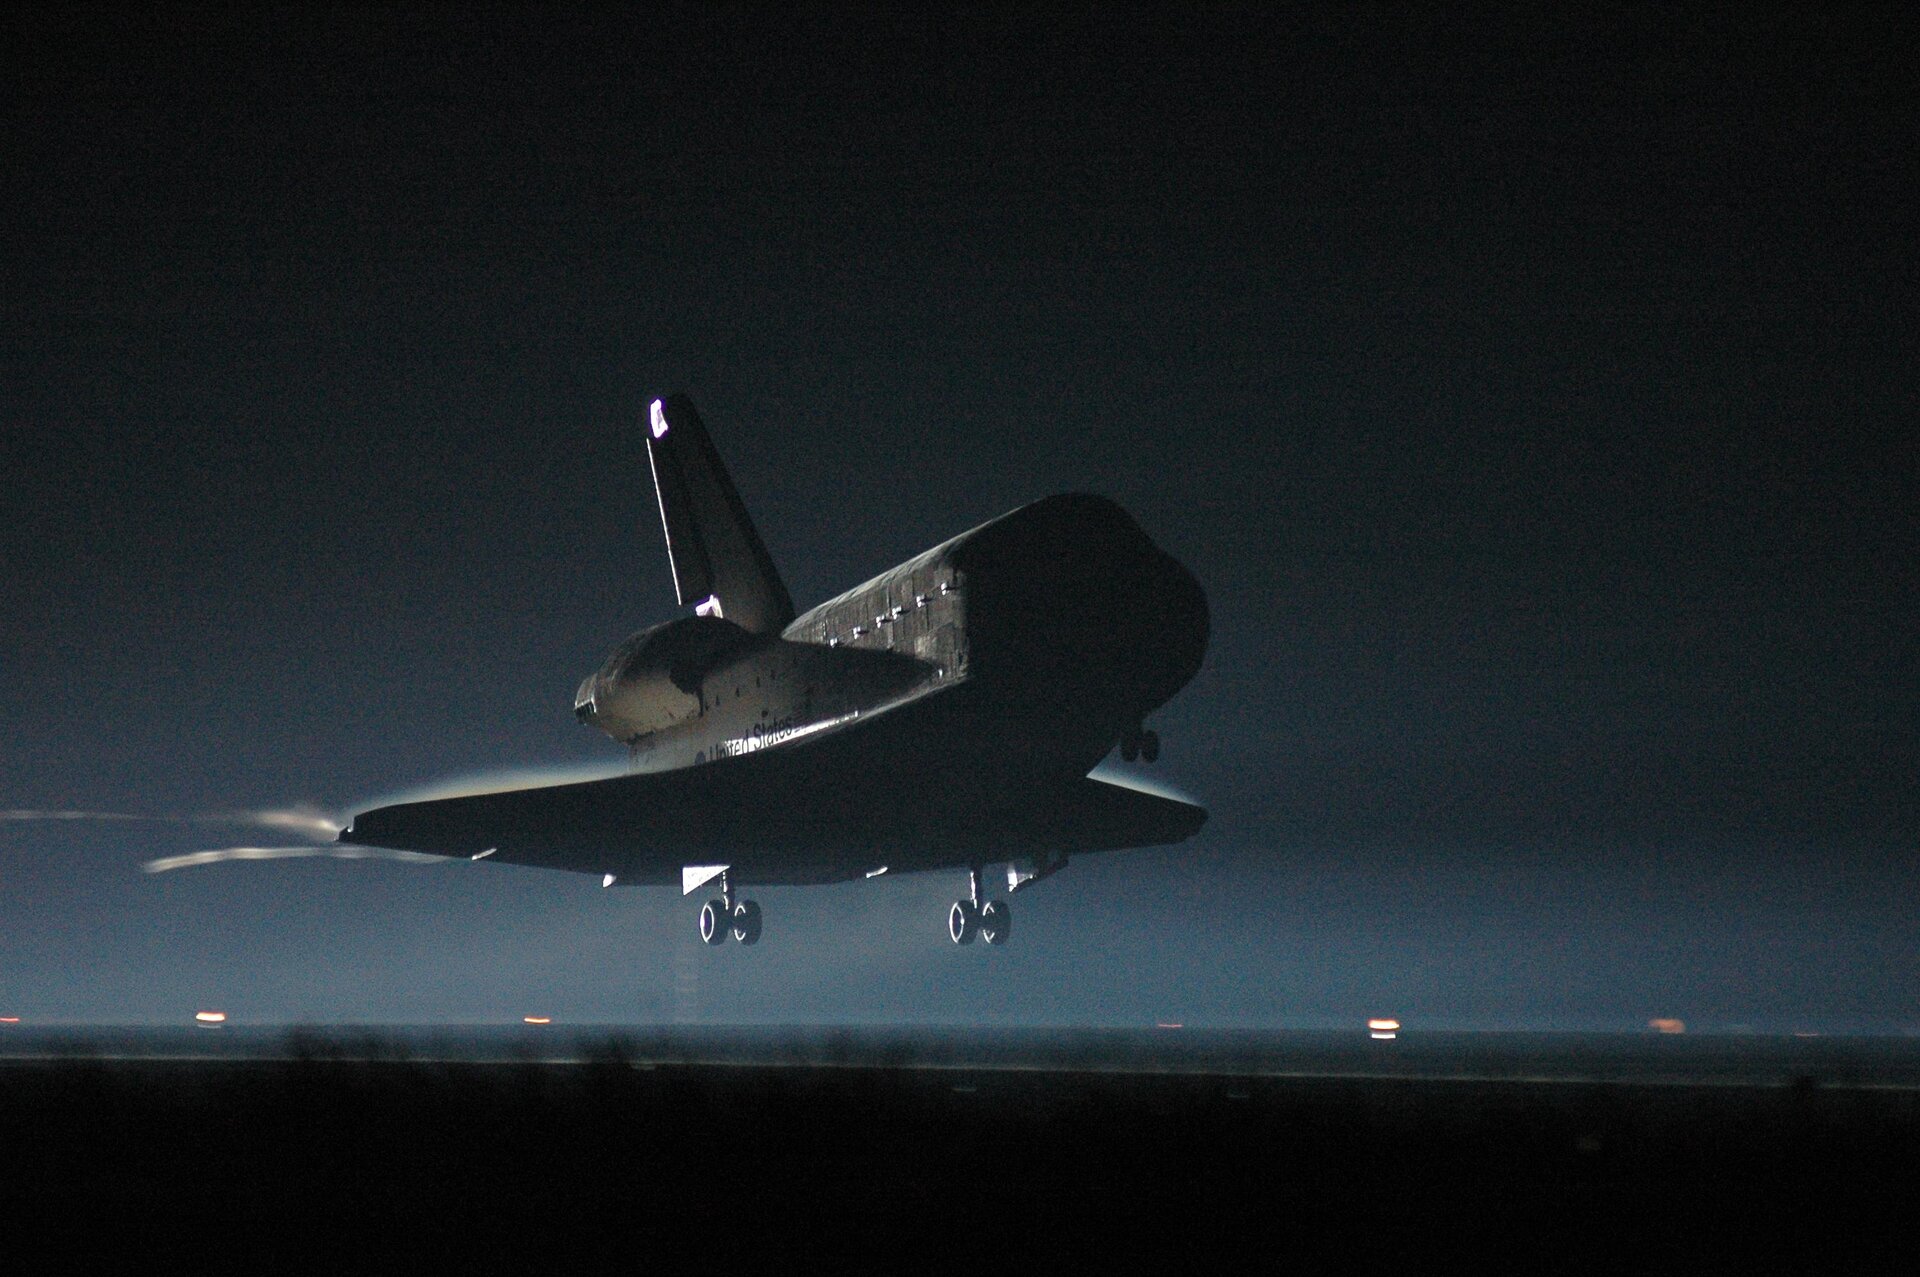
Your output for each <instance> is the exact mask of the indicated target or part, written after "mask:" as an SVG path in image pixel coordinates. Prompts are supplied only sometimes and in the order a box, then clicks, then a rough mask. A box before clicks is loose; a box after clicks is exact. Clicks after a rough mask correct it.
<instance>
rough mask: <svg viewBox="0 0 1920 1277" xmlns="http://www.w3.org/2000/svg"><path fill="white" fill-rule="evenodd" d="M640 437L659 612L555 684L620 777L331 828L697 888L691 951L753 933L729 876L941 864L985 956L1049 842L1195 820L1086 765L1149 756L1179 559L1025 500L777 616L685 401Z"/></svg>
mask: <svg viewBox="0 0 1920 1277" xmlns="http://www.w3.org/2000/svg"><path fill="white" fill-rule="evenodd" d="M639 433H640V434H641V436H642V438H643V440H644V447H645V450H646V454H647V462H648V466H649V469H650V471H651V477H652V486H653V491H654V496H655V500H656V503H657V505H658V509H659V514H660V522H661V527H662V530H663V532H664V534H665V538H666V548H667V555H668V559H669V561H670V563H671V566H672V570H673V582H674V590H675V593H676V598H677V602H678V604H679V606H680V608H681V609H682V612H681V614H680V615H679V616H677V617H675V618H674V619H671V620H667V621H664V622H662V623H660V624H657V625H653V626H650V627H648V628H646V629H643V630H641V631H639V632H638V633H636V634H634V635H632V636H631V637H630V638H628V639H627V640H626V641H625V642H623V643H621V644H620V645H619V646H617V647H616V648H614V649H613V651H612V652H611V653H609V655H608V656H607V658H606V660H605V661H603V662H602V663H601V665H600V666H599V668H598V669H596V670H594V671H593V672H592V673H590V674H588V675H587V676H586V678H585V679H583V680H582V681H581V683H580V684H579V687H578V690H577V691H576V692H575V695H574V714H575V716H576V717H577V718H578V719H579V720H580V721H581V722H582V723H584V724H587V725H590V726H592V727H594V728H596V729H598V730H599V731H601V732H604V733H605V734H606V735H607V736H608V737H610V738H611V739H612V740H614V741H616V742H618V743H619V744H621V745H623V746H625V748H626V750H627V752H628V760H629V765H628V768H627V772H626V774H624V775H620V776H615V777H612V778H610V779H604V780H596V781H589V782H585V783H579V784H570V785H548V786H540V787H536V788H528V789H515V790H505V791H500V792H494V793H479V794H468V795H464V796H460V797H453V798H440V799H433V800H427V801H420V802H408V803H397V804H393V805H390V806H385V807H380V808H376V809H373V810H370V811H365V812H361V813H359V814H357V815H355V816H354V817H353V819H352V821H351V823H350V824H349V825H348V826H347V827H346V829H344V830H343V831H342V832H341V834H340V839H341V841H343V842H347V843H357V844H361V845H366V846H377V847H388V848H397V849H404V850H408V851H416V852H426V853H430V854H435V855H445V856H463V857H468V858H472V859H486V860H489V861H497V862H501V863H508V864H523V865H534V866H540V867H545V868H553V869H560V870H569V871H573V872H577V873H586V874H593V875H597V876H599V877H600V879H601V881H602V883H603V885H607V886H613V885H625V886H644V885H660V886H665V885H678V886H679V887H680V888H681V891H682V893H683V894H684V895H693V894H694V893H696V892H700V891H702V889H707V890H708V891H710V892H711V898H710V899H707V900H706V901H705V902H704V903H703V904H702V906H701V908H700V911H699V927H700V935H701V938H702V939H703V940H704V941H706V942H707V943H708V944H710V945H716V946H717V945H720V944H723V943H725V942H726V941H727V940H728V939H729V938H731V939H732V940H733V941H735V942H736V943H739V944H743V945H752V944H755V943H757V942H758V941H759V939H760V937H761V934H762V930H763V915H762V911H761V909H760V906H759V904H758V903H757V902H756V901H754V900H752V899H749V898H746V897H745V896H744V895H743V894H742V893H743V891H744V890H745V889H747V888H750V887H754V886H762V885H765V886H772V885H809V884H820V883H833V882H844V881H852V880H860V879H872V878H879V877H882V876H885V875H891V874H900V873H918V872H943V871H944V872H951V873H953V874H954V875H955V876H956V879H958V876H959V875H960V874H963V873H964V874H965V882H966V891H965V894H964V895H961V896H960V897H959V898H958V899H956V900H955V901H954V902H953V904H952V905H951V907H950V908H949V910H948V912H947V935H948V938H949V939H950V940H951V941H952V942H953V943H954V944H957V945H967V944H971V943H972V942H973V941H974V940H975V939H976V938H978V939H982V940H984V941H985V942H986V943H988V944H990V945H999V944H1004V943H1005V942H1006V941H1007V939H1008V938H1009V937H1010V935H1011V934H1012V911H1011V906H1010V904H1009V900H1008V897H1011V896H1012V895H1014V894H1015V893H1018V892H1021V891H1024V890H1025V889H1027V888H1029V887H1031V886H1032V885H1033V884H1035V883H1037V882H1040V881H1042V880H1044V879H1046V878H1049V877H1051V876H1053V875H1054V874H1056V873H1058V872H1059V871H1060V870H1061V869H1063V868H1064V867H1065V866H1066V865H1067V864H1068V862H1069V860H1070V858H1071V857H1073V856H1077V855H1086V854H1091V853H1093V852H1098V851H1103V850H1110V849H1115V848H1124V847H1149V846H1162V845H1169V844H1174V843H1178V842H1181V841H1183V840H1185V839H1186V838H1188V837H1190V836H1191V835H1192V834H1194V833H1195V832H1196V831H1198V830H1199V828H1200V827H1201V825H1202V824H1204V822H1205V820H1206V813H1205V812H1204V811H1203V810H1202V809H1200V808H1199V807H1196V806H1194V805H1192V804H1189V803H1185V802H1181V801H1178V800H1176V799H1173V798H1171V797H1166V796H1163V795H1160V794H1156V793H1152V792H1148V791H1147V790H1146V789H1143V788H1139V787H1134V786H1130V785H1124V784H1118V783H1113V782H1111V781H1109V780H1103V779H1099V778H1096V777H1092V776H1090V775H1089V774H1088V773H1089V772H1090V771H1092V770H1093V769H1094V767H1095V766H1096V765H1097V764H1099V763H1100V762H1101V761H1102V760H1103V759H1104V758H1106V757H1107V756H1108V755H1109V754H1111V753H1113V752H1114V751H1116V750H1117V751H1118V752H1119V754H1120V756H1121V757H1122V758H1123V759H1126V760H1128V761H1132V760H1135V759H1138V760H1141V761H1144V762H1148V763H1151V762H1153V761H1154V760H1156V759H1157V758H1158V756H1159V753H1160V747H1161V745H1160V738H1159V735H1158V733H1157V731H1156V730H1155V729H1154V728H1152V727H1150V726H1149V725H1148V723H1149V719H1150V716H1151V715H1152V714H1153V712H1154V711H1155V710H1157V709H1159V708H1160V707H1161V706H1163V705H1164V704H1166V702H1167V701H1168V700H1170V699H1171V698H1172V697H1173V696H1174V695H1175V694H1176V693H1177V692H1179V691H1180V689H1181V688H1183V687H1184V686H1186V684H1187V683H1188V682H1189V681H1191V680H1192V678H1193V676H1194V674H1195V673H1196V672H1197V671H1198V670H1199V668H1200V665H1201V661H1202V659H1203V658H1204V656H1205V653H1206V647H1207V639H1208V630H1209V619H1208V610H1207V602H1206V595H1205V593H1204V591H1203V590H1202V589H1201V587H1200V585H1199V583H1198V581H1196V580H1195V578H1194V576H1193V574H1192V573H1191V572H1189V571H1188V570H1187V569H1186V568H1185V567H1183V566H1182V565H1181V564H1180V563H1178V562H1177V561H1175V560H1174V559H1173V557H1172V556H1170V555H1168V554H1167V553H1166V552H1165V551H1163V550H1162V549H1160V548H1159V547H1158V546H1156V545H1155V544H1154V543H1153V541H1152V540H1151V539H1150V538H1149V537H1148V536H1147V534H1146V533H1145V532H1144V531H1142V530H1141V528H1140V526H1139V525H1138V524H1137V523H1136V522H1135V521H1134V519H1133V518H1132V517H1131V516H1130V515H1128V514H1127V513H1126V511H1124V510H1122V509H1121V508H1120V507H1119V506H1118V505H1116V504H1115V503H1114V502H1112V501H1110V500H1107V499H1106V498H1104V497H1100V496H1095V495H1091V494H1086V493H1065V494H1060V495H1055V496H1049V497H1045V498H1043V499H1041V500H1037V501H1034V502H1031V503H1030V504H1027V505H1023V506H1021V507H1020V508H1018V509H1016V510H1012V511H1010V512H1008V513H1006V514H1003V515H1001V516H999V517H998V518H995V519H990V520H988V521H987V522H985V523H982V524H980V525H979V526H977V527H974V528H972V529H970V530H968V531H966V532H962V533H960V534H959V535H958V536H955V537H953V538H951V539H950V540H947V541H943V542H941V543H940V544H939V545H936V546H934V547H932V548H931V549H928V550H926V551H924V552H922V553H920V554H918V555H915V556H914V557H913V558H911V559H908V560H907V561H906V562H904V563H901V564H899V565H898V566H896V567H893V568H891V569H889V570H887V571H885V572H882V573H881V574H880V575H878V576H875V577H873V578H872V579H870V580H867V581H864V582H862V583H860V584H859V585H856V586H854V587H853V588H852V589H849V590H847V591H845V592H844V593H842V594H839V595H836V596H835V597H833V598H830V599H827V600H826V601H824V602H821V603H818V604H816V605H815V606H813V607H811V608H809V609H808V610H807V611H805V612H802V613H798V614H796V613H795V611H794V605H793V601H792V597H791V596H790V594H789V593H788V591H787V587H786V585H785V583H784V582H783V581H782V580H781V578H780V574H779V572H778V570H777V569H776V568H775V566H774V562H773V559H772V556H771V555H770V554H769V552H768V550H767V547H766V545H765V543H764V542H763V541H762V540H761V538H760V535H759V532H758V531H757V530H756V529H755V527H754V525H753V521H752V519H751V518H750V517H749V516H748V514H747V510H746V507H745V505H744V504H743V502H742V501H741V499H740V494H739V492H738V491H737V490H736V488H735V487H734V484H733V480H732V478H731V477H730V476H729V474H728V473H727V470H726V467H725V465H724V464H723V463H722V462H721V459H720V456H719V453H718V451H717V450H716V448H715V447H714V444H713V440H712V438H711V436H710V435H709V434H708V431H707V428H706V425H705V423H704V422H703V421H702V420H701V417H700V414H699V412H698V411H697V410H696V409H695V408H694V405H693V404H692V402H691V401H690V400H688V399H687V398H686V397H685V396H684V395H673V396H670V397H668V398H665V399H658V400H655V401H653V402H652V403H651V404H650V405H649V407H648V409H647V413H646V415H645V418H644V420H643V423H642V429H641V430H640V431H639ZM689 609H690V610H689ZM990 867H995V868H999V869H1002V870H1003V871H1004V881H1005V884H1006V891H1005V895H1004V896H1002V895H1000V894H999V891H998V883H999V881H1000V880H1001V875H1000V874H995V875H991V876H990V875H989V874H988V872H987V871H988V869H989V868H990ZM1023 907H1024V906H1023Z"/></svg>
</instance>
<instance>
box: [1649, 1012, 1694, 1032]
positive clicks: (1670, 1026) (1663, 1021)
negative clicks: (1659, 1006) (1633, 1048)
mask: <svg viewBox="0 0 1920 1277" xmlns="http://www.w3.org/2000/svg"><path fill="white" fill-rule="evenodd" d="M1647 1027H1648V1028H1649V1029H1652V1030H1653V1031H1654V1032H1655V1033H1685V1032H1686V1031H1687V1022H1686V1021H1685V1020H1675V1019H1673V1018H1671V1017H1669V1016H1656V1017H1655V1018H1654V1019H1651V1020H1648V1021H1647Z"/></svg>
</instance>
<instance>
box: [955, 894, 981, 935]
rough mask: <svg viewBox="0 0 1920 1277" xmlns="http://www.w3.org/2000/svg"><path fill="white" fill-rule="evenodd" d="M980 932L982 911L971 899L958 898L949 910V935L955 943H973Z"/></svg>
mask: <svg viewBox="0 0 1920 1277" xmlns="http://www.w3.org/2000/svg"><path fill="white" fill-rule="evenodd" d="M979 934H980V911H979V910H978V909H975V908H974V907H973V902H972V901H970V900H956V901H954V902H953V908H951V909H949V910H947V935H948V937H949V938H951V939H952V941H953V942H954V943H955V944H972V943H973V938H974V937H975V936H977V935H979Z"/></svg>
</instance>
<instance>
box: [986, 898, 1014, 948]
mask: <svg viewBox="0 0 1920 1277" xmlns="http://www.w3.org/2000/svg"><path fill="white" fill-rule="evenodd" d="M1012 934H1013V910H1012V908H1011V907H1009V906H1008V904H1007V902H1006V901H1004V900H989V901H987V903H986V904H984V905H982V906H981V907H980V938H981V939H982V940H985V941H986V942H987V943H988V944H1005V943H1006V942H1007V937H1008V936H1010V935H1012Z"/></svg>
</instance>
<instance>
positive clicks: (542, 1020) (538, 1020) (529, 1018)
mask: <svg viewBox="0 0 1920 1277" xmlns="http://www.w3.org/2000/svg"><path fill="white" fill-rule="evenodd" d="M520 1018H521V1020H523V1021H524V1022H526V1023H527V1024H552V1023H553V1017H552V1016H550V1015H523V1016H521V1017H520Z"/></svg>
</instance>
